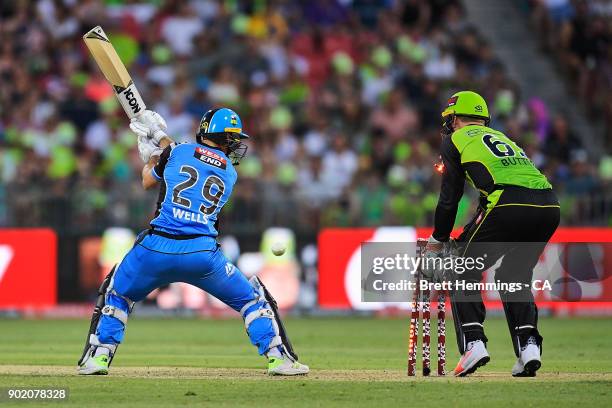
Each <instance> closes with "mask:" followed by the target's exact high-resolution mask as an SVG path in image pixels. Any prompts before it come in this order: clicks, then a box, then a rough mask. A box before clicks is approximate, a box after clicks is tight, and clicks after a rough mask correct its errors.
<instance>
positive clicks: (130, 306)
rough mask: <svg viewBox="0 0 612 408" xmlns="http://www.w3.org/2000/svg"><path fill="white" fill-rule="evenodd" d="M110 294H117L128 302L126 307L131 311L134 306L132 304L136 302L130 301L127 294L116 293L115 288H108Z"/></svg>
mask: <svg viewBox="0 0 612 408" xmlns="http://www.w3.org/2000/svg"><path fill="white" fill-rule="evenodd" d="M110 294H111V295H114V296H117V297H120V298H121V299H123V300H125V301H126V302H127V304H128V308H129V311H130V312H131V311H132V309H133V308H134V305H135V304H136V302H134V301H132V300H131V299H130V298H128V297H127V296H123V295H121V294H119V293H117V291H116V290H115V289H111V290H110Z"/></svg>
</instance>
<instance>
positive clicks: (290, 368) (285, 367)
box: [268, 357, 310, 375]
mask: <svg viewBox="0 0 612 408" xmlns="http://www.w3.org/2000/svg"><path fill="white" fill-rule="evenodd" d="M309 371H310V368H308V366H307V365H306V364H302V363H300V362H299V361H293V360H291V359H290V358H288V357H270V358H269V359H268V374H269V375H306V374H308V372H309Z"/></svg>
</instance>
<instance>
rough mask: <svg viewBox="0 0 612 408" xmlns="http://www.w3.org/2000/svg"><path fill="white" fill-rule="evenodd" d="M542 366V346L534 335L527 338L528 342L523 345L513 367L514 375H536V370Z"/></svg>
mask: <svg viewBox="0 0 612 408" xmlns="http://www.w3.org/2000/svg"><path fill="white" fill-rule="evenodd" d="M541 366H542V360H541V359H540V348H539V347H538V344H537V341H536V338H535V337H534V336H531V337H529V339H527V344H526V345H525V346H523V347H521V353H520V357H519V358H518V359H517V360H516V363H514V366H513V367H512V376H513V377H535V375H536V371H538V370H539V369H540V367H541Z"/></svg>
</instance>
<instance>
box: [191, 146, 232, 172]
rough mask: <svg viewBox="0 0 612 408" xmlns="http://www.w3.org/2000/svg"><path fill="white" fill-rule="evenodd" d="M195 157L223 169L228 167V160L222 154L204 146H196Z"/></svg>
mask: <svg viewBox="0 0 612 408" xmlns="http://www.w3.org/2000/svg"><path fill="white" fill-rule="evenodd" d="M193 157H195V158H196V159H198V160H200V161H201V162H203V163H206V164H208V165H211V166H214V167H218V168H220V169H223V170H225V168H226V167H227V160H225V157H222V156H221V155H219V154H217V153H215V152H213V151H211V150H208V149H205V148H203V147H196V149H195V152H194V153H193Z"/></svg>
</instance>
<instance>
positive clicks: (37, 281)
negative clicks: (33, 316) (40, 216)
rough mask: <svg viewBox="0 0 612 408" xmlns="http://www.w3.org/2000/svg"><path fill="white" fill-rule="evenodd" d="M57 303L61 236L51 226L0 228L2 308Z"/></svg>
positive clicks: (0, 296)
mask: <svg viewBox="0 0 612 408" xmlns="http://www.w3.org/2000/svg"><path fill="white" fill-rule="evenodd" d="M56 303H57V237H56V235H55V232H54V231H53V230H50V229H0V309H22V310H23V309H40V308H45V307H49V306H53V305H55V304H56Z"/></svg>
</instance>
